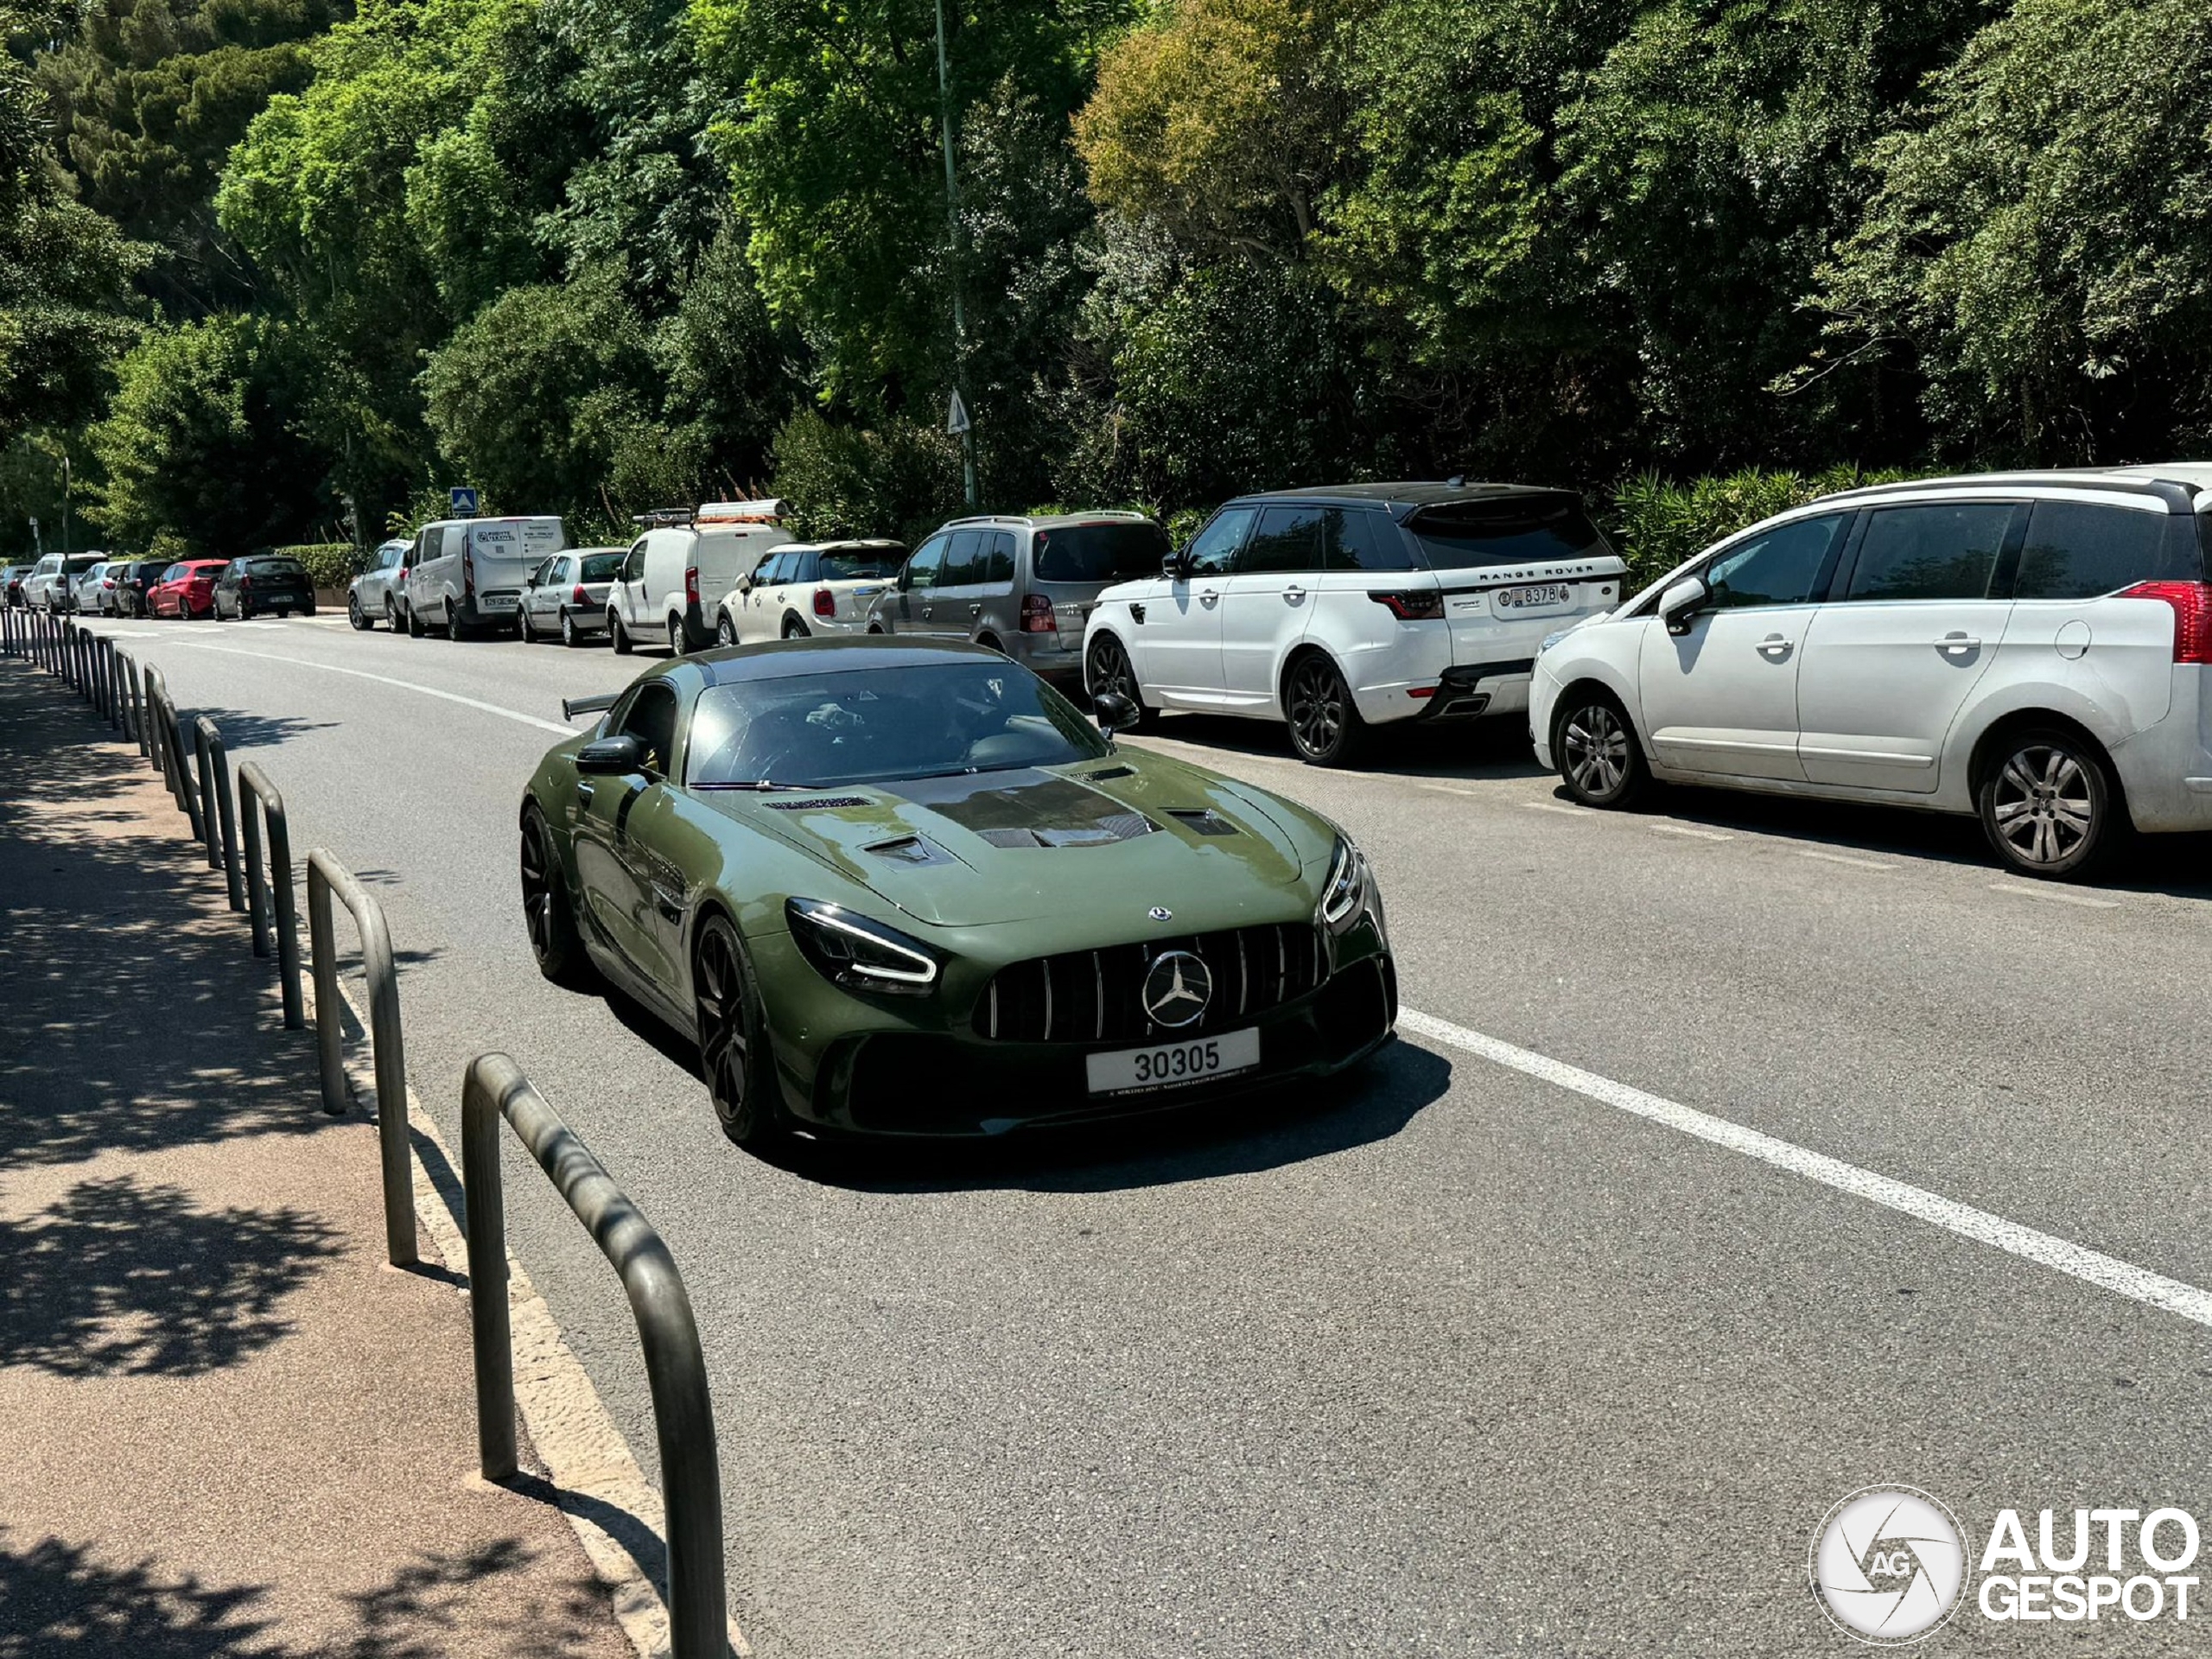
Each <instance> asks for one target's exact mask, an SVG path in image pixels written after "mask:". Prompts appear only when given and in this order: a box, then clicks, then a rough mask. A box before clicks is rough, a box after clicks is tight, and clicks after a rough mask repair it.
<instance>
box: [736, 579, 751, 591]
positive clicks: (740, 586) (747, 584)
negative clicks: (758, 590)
mask: <svg viewBox="0 0 2212 1659" xmlns="http://www.w3.org/2000/svg"><path fill="white" fill-rule="evenodd" d="M737 591H738V592H739V593H741V594H749V593H751V592H752V591H753V578H752V577H751V576H740V577H739V578H738V579H737Z"/></svg>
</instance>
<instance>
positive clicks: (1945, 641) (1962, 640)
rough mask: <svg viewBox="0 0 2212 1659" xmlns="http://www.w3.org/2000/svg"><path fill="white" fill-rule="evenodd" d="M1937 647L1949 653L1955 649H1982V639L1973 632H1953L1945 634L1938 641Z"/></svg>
mask: <svg viewBox="0 0 2212 1659" xmlns="http://www.w3.org/2000/svg"><path fill="white" fill-rule="evenodd" d="M1980 649H1981V641H1980V640H1979V639H1975V638H1974V637H1973V636H1972V635H1971V634H1966V633H1958V632H1951V633H1947V634H1945V635H1944V636H1943V637H1942V639H1938V640H1937V641H1936V650H1938V651H1940V652H1947V653H1948V652H1954V651H1980Z"/></svg>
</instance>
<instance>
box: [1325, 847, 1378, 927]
mask: <svg viewBox="0 0 2212 1659" xmlns="http://www.w3.org/2000/svg"><path fill="white" fill-rule="evenodd" d="M1372 882H1373V877H1372V876H1370V874H1369V873H1368V868H1367V860H1366V859H1365V858H1364V857H1363V855H1361V853H1360V850H1359V849H1358V848H1357V847H1355V846H1353V845H1352V844H1351V842H1348V841H1345V840H1344V839H1343V838H1342V837H1341V836H1339V837H1338V841H1337V850H1336V855H1335V856H1334V857H1333V858H1332V859H1331V860H1330V861H1329V879H1328V880H1327V881H1326V882H1325V883H1324V884H1323V886H1322V888H1321V923H1322V925H1323V926H1325V927H1326V928H1327V929H1328V930H1329V931H1330V932H1332V933H1342V932H1344V931H1345V930H1346V929H1348V928H1350V927H1351V925H1352V924H1353V923H1354V922H1356V921H1357V920H1358V919H1359V915H1360V912H1361V910H1362V909H1363V908H1364V907H1365V905H1366V901H1367V895H1368V890H1369V888H1370V886H1371V885H1372Z"/></svg>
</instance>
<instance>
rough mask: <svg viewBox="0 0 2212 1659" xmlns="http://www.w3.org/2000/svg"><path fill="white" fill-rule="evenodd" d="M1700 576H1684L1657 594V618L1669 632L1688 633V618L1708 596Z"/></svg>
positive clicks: (1703, 579) (1694, 613)
mask: <svg viewBox="0 0 2212 1659" xmlns="http://www.w3.org/2000/svg"><path fill="white" fill-rule="evenodd" d="M1709 596H1710V595H1709V594H1708V593H1707V588H1706V585H1705V578H1704V577H1702V576H1684V577H1683V578H1682V579H1681V581H1680V582H1675V583H1673V584H1672V585H1671V586H1669V588H1668V589H1667V591H1666V592H1665V593H1663V594H1660V595H1659V620H1661V621H1662V622H1664V623H1665V624H1666V625H1667V632H1669V633H1688V632H1689V631H1690V619H1691V618H1692V617H1694V616H1695V615H1696V614H1697V613H1698V611H1699V609H1700V607H1702V606H1703V605H1704V604H1705V601H1706V600H1707V598H1708V597H1709Z"/></svg>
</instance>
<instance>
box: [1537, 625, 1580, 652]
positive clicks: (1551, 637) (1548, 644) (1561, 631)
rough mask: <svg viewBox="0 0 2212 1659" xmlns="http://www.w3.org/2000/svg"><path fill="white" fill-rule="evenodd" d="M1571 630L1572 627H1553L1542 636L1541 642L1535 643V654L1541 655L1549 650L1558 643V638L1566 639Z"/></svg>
mask: <svg viewBox="0 0 2212 1659" xmlns="http://www.w3.org/2000/svg"><path fill="white" fill-rule="evenodd" d="M1573 632H1574V630H1573V628H1554V630H1552V632H1549V633H1548V634H1546V635H1545V636H1544V637H1543V639H1542V641H1541V643H1540V644H1539V645H1537V647H1536V655H1537V656H1539V657H1541V656H1542V655H1543V654H1544V653H1545V652H1548V651H1549V650H1550V649H1551V648H1552V647H1553V646H1554V645H1557V644H1559V642H1560V640H1562V639H1566V638H1567V635H1568V634H1570V633H1573Z"/></svg>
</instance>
